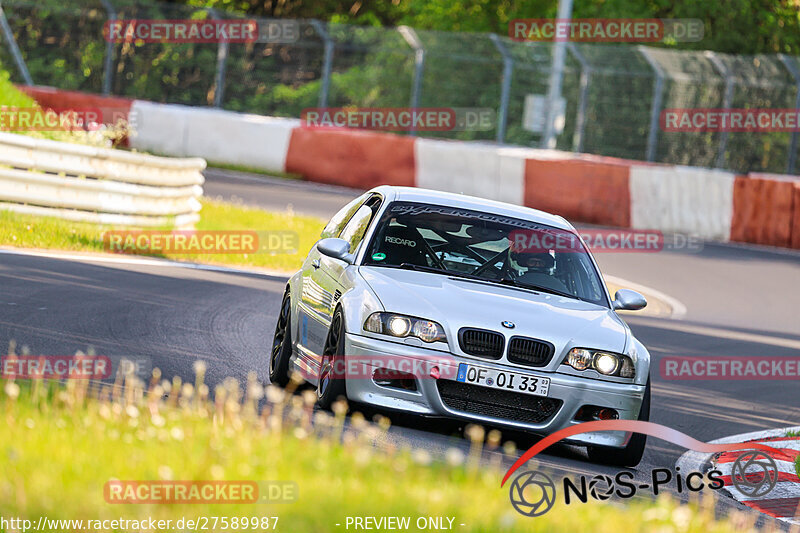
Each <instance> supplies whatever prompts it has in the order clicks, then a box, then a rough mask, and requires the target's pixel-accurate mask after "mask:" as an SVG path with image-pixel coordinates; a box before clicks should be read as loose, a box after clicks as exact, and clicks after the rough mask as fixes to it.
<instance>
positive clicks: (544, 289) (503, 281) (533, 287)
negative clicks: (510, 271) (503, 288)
mask: <svg viewBox="0 0 800 533" xmlns="http://www.w3.org/2000/svg"><path fill="white" fill-rule="evenodd" d="M490 281H494V282H495V283H500V284H501V285H510V286H511V287H517V288H520V289H530V290H533V291H541V292H547V293H550V294H555V295H557V296H563V297H565V298H572V299H573V300H581V298H578V297H577V296H575V295H574V294H569V293H567V292H561V291H559V290H556V289H551V288H549V287H542V286H541V285H532V284H530V283H520V282H519V281H517V280H515V279H511V278H500V279H495V280H490Z"/></svg>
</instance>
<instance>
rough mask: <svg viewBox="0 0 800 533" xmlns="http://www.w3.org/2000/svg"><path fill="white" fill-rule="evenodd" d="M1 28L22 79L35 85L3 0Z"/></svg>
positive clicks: (1, 4) (0, 6) (0, 11)
mask: <svg viewBox="0 0 800 533" xmlns="http://www.w3.org/2000/svg"><path fill="white" fill-rule="evenodd" d="M0 30H2V32H3V36H4V37H5V38H6V41H7V42H8V47H9V48H10V49H11V55H12V56H14V62H15V63H16V64H17V68H18V69H19V73H20V75H22V79H23V80H25V85H33V78H31V73H30V72H28V65H26V64H25V59H24V58H23V57H22V52H20V50H19V46H17V40H16V39H14V32H13V31H11V26H10V25H9V24H8V19H6V14H5V12H4V11H3V3H2V1H0Z"/></svg>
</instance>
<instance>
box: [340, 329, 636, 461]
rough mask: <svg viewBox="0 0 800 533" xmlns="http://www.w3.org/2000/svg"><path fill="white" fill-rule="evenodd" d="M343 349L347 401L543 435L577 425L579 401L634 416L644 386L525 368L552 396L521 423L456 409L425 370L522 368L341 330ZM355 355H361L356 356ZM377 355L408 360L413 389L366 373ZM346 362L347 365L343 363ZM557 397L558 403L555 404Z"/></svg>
mask: <svg viewBox="0 0 800 533" xmlns="http://www.w3.org/2000/svg"><path fill="white" fill-rule="evenodd" d="M345 353H346V354H347V356H348V357H350V356H353V359H352V360H353V361H354V362H355V363H354V366H356V367H358V372H357V377H356V378H348V379H347V397H348V398H349V399H350V400H353V401H357V402H362V403H365V404H370V405H373V406H377V407H382V408H386V409H393V410H399V411H403V412H408V413H416V414H420V415H426V416H441V417H448V418H459V419H463V420H468V421H471V422H475V423H483V424H487V425H493V426H503V427H508V428H514V429H516V430H521V431H527V432H530V433H534V434H539V435H548V434H550V433H553V432H555V431H558V430H559V429H562V428H565V427H569V426H572V425H574V424H579V423H580V422H578V421H575V420H574V418H575V415H576V413H577V411H578V409H579V408H580V407H582V406H584V405H593V406H599V407H608V408H611V409H615V410H616V411H617V412H618V413H619V418H620V419H627V420H635V419H636V418H637V417H638V416H639V409H640V407H641V404H642V400H643V398H644V391H645V387H644V386H642V385H634V384H627V383H613V382H608V381H601V380H597V379H591V378H582V377H576V376H570V375H566V374H559V373H555V372H541V371H537V370H536V369H531V370H530V374H532V375H535V376H539V377H547V378H549V379H550V389H549V393H548V396H547V398H548V399H550V400H552V401H550V402H547V403H548V405H550V406H551V407H552V411H553V412H552V414H549V416H546V417H543V418H544V419H543V420H541V421H539V422H536V423H531V422H522V421H519V420H514V419H511V418H509V417H503V416H492V415H490V414H486V413H483V414H481V413H477V412H470V410H469V407H467V408H466V409H465V410H459V409H456V408H454V406H453V403H454V402H453V401H450V405H448V403H446V401H445V400H443V399H442V394H441V393H440V387H439V385H437V381H438V380H437V379H434V378H432V377H431V374H430V372H431V369H432V368H433V367H434V366H437V367H438V368H439V371H440V373H441V375H442V377H441V378H440V379H442V380H444V379H447V378H448V377H449V378H450V379H451V380H454V379H455V375H456V369H457V367H458V364H459V363H465V362H466V363H470V364H474V365H479V366H483V367H489V368H497V369H503V370H513V371H514V372H518V373H526V372H525V370H522V369H520V368H517V367H515V368H510V367H507V366H504V365H502V364H498V363H497V362H494V361H491V360H481V359H473V358H465V357H461V356H458V355H453V354H450V353H447V352H440V351H437V350H429V349H426V348H424V347H420V346H413V345H406V344H402V343H397V342H389V341H383V340H378V339H374V338H371V337H364V336H361V335H354V334H351V333H348V334H346V335H345ZM359 356H362V357H360V358H359ZM382 358H385V359H386V360H392V361H394V362H395V363H396V362H397V361H398V360H408V363H409V364H408V365H407V366H405V368H410V369H413V371H412V372H411V373H413V374H414V376H415V381H416V388H417V390H416V391H413V390H403V389H400V388H394V387H386V386H381V385H378V384H377V383H375V381H374V380H373V379H371V378H370V376H371V375H372V371H373V370H374V369H375V368H380V366H381V365H380V362H381V361H382V360H383V359H382ZM448 366H449V368H448ZM348 367H349V368H351V369H352V366H351V365H350V364H349V363H348ZM444 385H451V384H450V383H447V384H444ZM465 387H466V388H467V389H469V388H475V389H481V391H477V392H478V393H485V391H484V390H483V389H487V388H486V387H481V386H478V385H465V384H461V388H462V389H463V388H465ZM488 390H490V391H491V390H494V389H488ZM511 394H512V395H513V396H514V397H515V400H514V401H519V402H520V404H519V405H522V402H525V401H526V400H530V401H531V404H532V405H538V404H536V403H534V402H538V401H539V400H540V397H538V396H528V395H523V394H522V393H511ZM559 401H560V404H558V402H559ZM514 407H516V406H515V405H514V404H511V405H508V403H506V405H504V406H503V408H502V409H499V410H497V412H499V413H508V412H509V408H511V409H513V408H514ZM630 436H631V434H630V433H626V432H622V431H603V432H595V433H584V434H581V435H575V436H574V437H572V438H571V439H570V440H569V441H567V442H571V443H575V444H580V445H597V446H613V447H623V446H625V445H626V444H627V443H628V440H629V439H630Z"/></svg>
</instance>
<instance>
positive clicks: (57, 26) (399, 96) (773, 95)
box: [0, 0, 800, 174]
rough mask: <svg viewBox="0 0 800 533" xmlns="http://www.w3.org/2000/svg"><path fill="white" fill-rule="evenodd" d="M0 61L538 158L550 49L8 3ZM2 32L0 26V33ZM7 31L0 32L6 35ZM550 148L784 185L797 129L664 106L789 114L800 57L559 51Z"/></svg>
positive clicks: (140, 93) (53, 81)
mask: <svg viewBox="0 0 800 533" xmlns="http://www.w3.org/2000/svg"><path fill="white" fill-rule="evenodd" d="M2 7H3V11H4V12H5V16H6V18H7V21H8V26H7V27H8V28H9V30H10V33H12V34H13V36H14V40H15V41H16V44H17V45H18V47H19V50H20V52H21V54H20V55H21V58H22V61H15V57H14V54H13V51H14V50H13V47H14V44H13V42H12V41H11V40H10V39H8V35H3V46H0V62H2V64H3V65H4V67H5V68H6V69H7V70H9V71H10V72H11V76H12V80H13V81H15V82H18V83H24V82H25V81H26V75H25V70H26V69H27V71H28V72H29V73H30V76H29V79H30V80H31V81H32V82H33V83H35V84H37V85H50V86H54V87H58V88H62V89H74V90H81V91H89V92H94V93H103V94H112V95H119V96H127V97H135V98H139V99H143V100H151V101H155V102H167V103H178V104H188V105H203V106H216V107H221V108H223V109H229V110H234V111H246V112H251V113H257V114H262V115H274V116H295V117H297V116H300V112H301V111H302V110H303V109H306V108H311V107H328V106H330V107H342V106H358V107H404V106H408V107H451V108H463V107H473V108H491V109H494V110H496V111H497V121H496V127H495V128H494V129H492V130H491V131H458V132H455V131H453V132H430V133H426V135H433V136H440V137H445V138H454V139H464V140H483V141H490V142H499V143H505V144H515V145H523V146H539V145H540V144H541V142H542V132H541V128H539V129H537V126H536V124H535V122H536V121H535V120H533V121H532V120H531V119H530V117H531V109H533V107H535V106H532V102H534V101H535V100H536V99H537V98H538V100H539V103H540V104H541V102H542V101H544V100H543V99H544V97H545V96H546V95H547V88H548V78H549V76H550V70H551V63H552V52H553V46H554V45H553V44H552V43H547V42H515V41H512V40H511V39H509V38H508V37H505V36H499V35H494V34H476V33H471V34H470V33H452V32H439V31H422V30H414V29H412V28H407V27H400V28H374V27H358V26H349V25H343V24H331V23H325V22H321V21H316V20H300V21H297V22H298V24H299V38H298V39H297V40H296V41H294V42H291V43H283V44H280V43H268V42H246V43H233V42H231V43H224V42H223V43H131V42H125V43H109V42H108V41H107V39H106V38H105V37H104V35H103V28H104V25H105V24H106V23H107V22H108V21H109V20H115V19H116V20H129V19H167V20H176V19H213V18H225V19H230V18H251V17H243V16H239V15H235V14H231V13H223V12H218V11H214V10H209V9H203V8H196V7H190V6H185V5H177V4H163V3H150V2H148V3H144V2H143V1H142V0H4V1H2ZM0 22H2V20H0ZM0 29H2V28H0ZM4 33H5V32H4ZM566 47H567V60H566V64H565V66H564V74H563V84H562V91H561V97H562V98H563V100H564V102H563V109H564V113H563V121H562V122H563V124H562V127H560V128H559V130H558V135H557V137H556V147H557V148H559V149H562V150H570V151H579V152H586V153H593V154H600V155H609V156H616V157H624V158H630V159H639V160H647V161H658V162H665V163H675V164H685V165H695V166H704V167H717V168H725V169H731V170H735V171H739V172H747V171H765V172H789V173H792V174H794V173H795V170H796V166H797V165H796V163H795V161H796V159H797V151H798V142H797V141H798V135H797V133H796V132H779V131H769V132H758V133H754V132H747V133H726V132H690V131H680V132H675V131H665V130H664V129H663V128H662V125H661V121H660V118H661V112H662V111H663V110H665V109H668V108H672V109H674V108H785V109H789V108H798V107H800V105H799V104H800V58H796V57H788V56H782V55H775V56H765V55H759V56H735V55H726V54H712V53H710V52H705V53H703V52H688V51H676V50H672V49H666V48H656V47H645V46H637V45H630V44H624V45H606V44H585V43H582V44H578V43H568V44H567V45H566Z"/></svg>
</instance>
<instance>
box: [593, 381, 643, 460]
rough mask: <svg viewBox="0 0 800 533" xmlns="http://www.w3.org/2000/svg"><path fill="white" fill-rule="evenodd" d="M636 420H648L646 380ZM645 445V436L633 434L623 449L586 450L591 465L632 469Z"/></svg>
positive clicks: (640, 458)
mask: <svg viewBox="0 0 800 533" xmlns="http://www.w3.org/2000/svg"><path fill="white" fill-rule="evenodd" d="M638 420H642V421H645V422H646V421H648V420H650V379H649V378H648V379H647V386H646V387H645V389H644V398H643V399H642V408H641V409H640V410H639V418H638ZM646 445H647V435H645V434H643V433H634V434H633V435H631V440H630V441H628V445H627V446H625V447H624V448H610V447H606V446H590V447H589V448H588V449H587V452H588V454H589V460H590V461H592V462H593V463H600V464H605V465H609V466H621V467H628V468H633V467H635V466H637V465H638V464H639V462H640V461H641V460H642V456H643V455H644V449H645V446H646Z"/></svg>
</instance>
